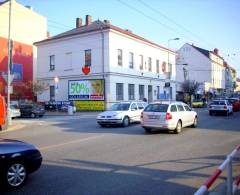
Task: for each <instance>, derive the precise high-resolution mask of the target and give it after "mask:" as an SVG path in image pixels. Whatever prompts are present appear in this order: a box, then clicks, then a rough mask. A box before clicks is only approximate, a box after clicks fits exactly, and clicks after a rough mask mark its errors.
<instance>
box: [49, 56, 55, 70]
mask: <svg viewBox="0 0 240 195" xmlns="http://www.w3.org/2000/svg"><path fill="white" fill-rule="evenodd" d="M49 60H50V70H55V55H51V56H49Z"/></svg>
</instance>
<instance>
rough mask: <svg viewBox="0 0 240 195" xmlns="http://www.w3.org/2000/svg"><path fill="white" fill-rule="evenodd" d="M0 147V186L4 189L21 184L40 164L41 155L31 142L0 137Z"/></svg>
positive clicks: (14, 187) (13, 187)
mask: <svg viewBox="0 0 240 195" xmlns="http://www.w3.org/2000/svg"><path fill="white" fill-rule="evenodd" d="M0 148H1V149H0V186H3V187H5V188H6V189H16V188H18V187H20V186H22V185H23V184H24V182H25V181H26V180H27V177H28V174H30V173H32V172H34V171H36V170H38V169H39V167H40V166H41V163H42V155H41V153H40V152H39V150H38V149H37V148H36V147H35V146H33V145H31V144H28V143H25V142H21V141H17V140H8V139H0ZM1 189H2V188H1Z"/></svg>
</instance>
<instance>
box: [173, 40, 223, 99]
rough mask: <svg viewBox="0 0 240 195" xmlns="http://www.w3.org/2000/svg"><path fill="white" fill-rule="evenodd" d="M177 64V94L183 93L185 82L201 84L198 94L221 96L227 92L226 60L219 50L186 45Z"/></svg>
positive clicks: (180, 52) (181, 50) (179, 52)
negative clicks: (182, 86)
mask: <svg viewBox="0 0 240 195" xmlns="http://www.w3.org/2000/svg"><path fill="white" fill-rule="evenodd" d="M177 53H178V57H177V62H176V64H177V65H176V72H177V74H176V82H177V93H178V94H181V93H182V91H183V90H182V88H181V85H182V83H183V82H184V81H185V80H194V81H197V82H198V83H200V86H199V89H198V93H199V94H200V95H203V94H204V93H207V92H210V93H212V94H216V95H217V94H220V93H222V92H224V91H225V85H226V84H225V83H226V81H225V79H226V78H225V69H226V67H225V66H224V59H223V58H222V57H221V56H220V55H219V52H218V49H214V51H209V50H206V49H202V48H199V47H196V46H194V45H191V44H188V43H186V44H184V45H183V46H182V47H181V48H180V49H179V50H178V52H177Z"/></svg>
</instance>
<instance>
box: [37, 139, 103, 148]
mask: <svg viewBox="0 0 240 195" xmlns="http://www.w3.org/2000/svg"><path fill="white" fill-rule="evenodd" d="M103 136H104V135H98V136H93V137H88V138H84V139H77V140H73V141H70V142H65V143H61V144H54V145H49V146H44V147H40V148H39V150H41V151H44V150H48V149H53V148H59V147H62V146H66V145H70V144H75V143H81V142H85V141H89V140H93V139H97V138H100V137H103Z"/></svg>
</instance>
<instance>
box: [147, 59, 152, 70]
mask: <svg viewBox="0 0 240 195" xmlns="http://www.w3.org/2000/svg"><path fill="white" fill-rule="evenodd" d="M148 71H149V72H152V58H150V57H149V58H148Z"/></svg>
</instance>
